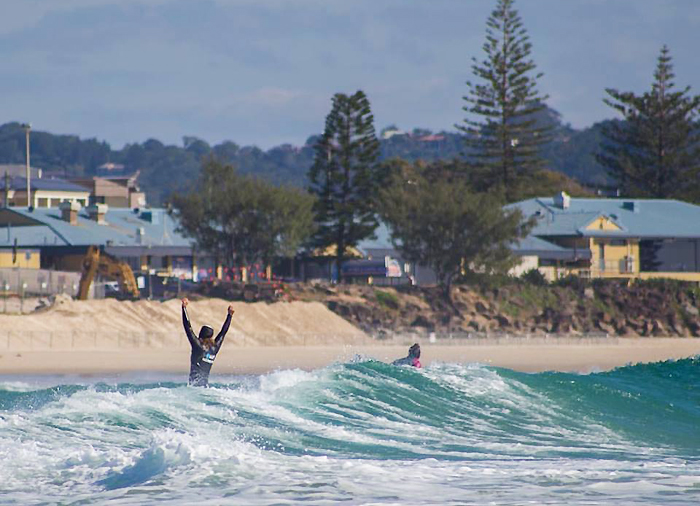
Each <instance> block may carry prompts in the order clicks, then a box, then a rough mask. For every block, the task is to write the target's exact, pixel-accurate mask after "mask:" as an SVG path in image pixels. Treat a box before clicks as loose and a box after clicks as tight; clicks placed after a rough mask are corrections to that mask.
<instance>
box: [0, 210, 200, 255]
mask: <svg viewBox="0 0 700 506" xmlns="http://www.w3.org/2000/svg"><path fill="white" fill-rule="evenodd" d="M5 211H11V212H14V213H17V214H20V215H22V216H26V217H27V218H30V219H32V220H35V222H36V225H33V226H31V225H25V226H11V227H7V226H5V225H2V224H0V227H2V228H0V246H8V245H12V244H13V243H14V238H15V237H17V238H18V244H19V245H20V246H46V245H48V246H54V245H55V246H89V245H102V246H151V247H155V246H187V247H189V246H190V245H191V241H190V239H188V238H186V237H184V236H183V235H182V234H180V233H179V232H176V231H175V228H176V227H177V223H176V222H175V220H173V218H172V217H170V215H168V213H167V212H166V211H165V210H164V209H147V210H145V211H140V212H138V213H135V212H134V211H133V210H131V209H110V210H108V212H107V214H106V216H105V222H106V224H104V225H99V224H98V223H97V222H95V221H93V220H91V219H90V218H89V217H88V215H87V212H86V211H85V210H82V211H80V213H79V214H78V222H77V224H76V225H71V224H70V223H68V222H66V221H63V220H62V219H61V211H60V210H59V209H34V210H33V211H27V210H26V209H20V208H9V209H6V210H5ZM147 213H151V216H152V218H151V219H145V218H146V216H147V215H148V214H147ZM3 229H4V230H3ZM139 229H143V234H142V235H141V236H140V237H139V233H138V230H139ZM8 238H9V239H8Z"/></svg>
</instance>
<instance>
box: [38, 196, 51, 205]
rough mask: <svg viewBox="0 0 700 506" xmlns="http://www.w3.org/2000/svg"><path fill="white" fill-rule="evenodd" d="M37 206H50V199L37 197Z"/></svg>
mask: <svg viewBox="0 0 700 506" xmlns="http://www.w3.org/2000/svg"><path fill="white" fill-rule="evenodd" d="M37 207H49V199H47V198H41V197H39V198H38V199H37Z"/></svg>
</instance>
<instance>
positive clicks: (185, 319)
mask: <svg viewBox="0 0 700 506" xmlns="http://www.w3.org/2000/svg"><path fill="white" fill-rule="evenodd" d="M189 303H190V300H189V299H188V298H187V297H185V298H184V299H182V325H183V326H184V327H185V334H187V339H188V340H189V341H190V344H192V345H194V344H196V341H197V337H196V336H195V335H194V331H193V330H192V324H190V319H189V317H188V315H187V305H188V304H189Z"/></svg>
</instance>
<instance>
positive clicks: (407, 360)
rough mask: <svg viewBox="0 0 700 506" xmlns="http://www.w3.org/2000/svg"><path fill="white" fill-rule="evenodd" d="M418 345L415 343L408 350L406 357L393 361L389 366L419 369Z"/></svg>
mask: <svg viewBox="0 0 700 506" xmlns="http://www.w3.org/2000/svg"><path fill="white" fill-rule="evenodd" d="M419 359H420V344H418V343H416V344H414V345H413V346H411V347H410V348H409V349H408V356H407V357H404V358H399V359H398V360H394V361H393V362H392V363H391V365H410V366H412V367H417V368H418V369H420V368H421V365H420V360H419Z"/></svg>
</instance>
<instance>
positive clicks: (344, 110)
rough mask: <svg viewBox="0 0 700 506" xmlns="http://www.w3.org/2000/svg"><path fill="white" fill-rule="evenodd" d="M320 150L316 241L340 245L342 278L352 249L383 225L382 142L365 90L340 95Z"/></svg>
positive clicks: (313, 184) (315, 168) (313, 176)
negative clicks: (378, 198)
mask: <svg viewBox="0 0 700 506" xmlns="http://www.w3.org/2000/svg"><path fill="white" fill-rule="evenodd" d="M315 149H316V156H315V159H314V164H313V165H312V166H311V168H310V170H309V181H310V188H309V189H310V191H311V193H313V194H315V195H316V197H317V200H316V204H315V205H314V219H315V222H316V226H317V228H316V232H315V234H314V236H313V238H312V245H313V246H315V247H319V248H323V249H326V248H329V247H334V248H335V256H336V266H337V268H338V275H339V277H340V278H341V281H342V267H343V263H344V262H345V260H346V259H347V258H348V250H349V248H352V247H355V246H357V244H358V243H359V242H360V241H362V240H363V239H367V238H372V237H373V234H374V230H375V229H376V228H377V226H378V222H377V217H376V213H375V204H374V202H375V194H376V190H377V184H376V181H377V178H376V171H377V169H376V167H377V158H378V155H379V141H378V140H377V137H376V134H375V131H374V117H373V116H372V111H371V108H370V103H369V100H368V99H367V96H366V95H365V94H364V93H363V92H362V91H357V92H356V93H355V94H353V95H345V94H343V93H336V94H335V96H334V97H333V106H332V109H331V112H330V113H329V114H328V116H327V117H326V127H325V130H324V132H323V135H322V136H321V138H320V140H319V141H318V143H317V144H316V146H315Z"/></svg>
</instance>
